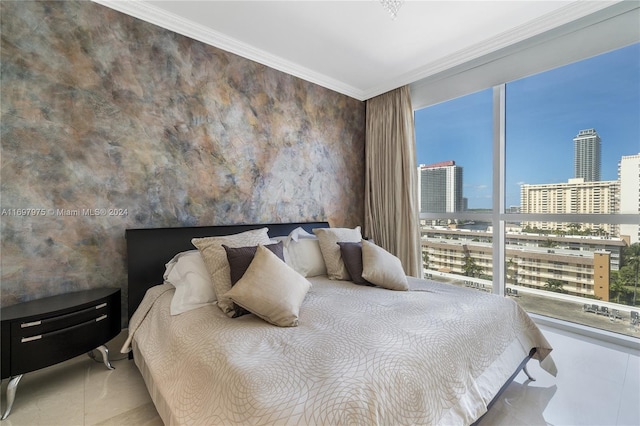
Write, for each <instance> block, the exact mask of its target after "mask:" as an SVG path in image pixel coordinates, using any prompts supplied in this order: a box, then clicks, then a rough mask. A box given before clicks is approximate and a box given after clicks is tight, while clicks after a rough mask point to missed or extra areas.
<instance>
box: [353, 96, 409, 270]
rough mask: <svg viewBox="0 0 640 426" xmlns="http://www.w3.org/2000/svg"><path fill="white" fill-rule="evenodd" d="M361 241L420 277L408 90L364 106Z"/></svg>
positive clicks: (379, 97)
mask: <svg viewBox="0 0 640 426" xmlns="http://www.w3.org/2000/svg"><path fill="white" fill-rule="evenodd" d="M365 137H366V140H365V220H364V230H365V235H367V236H368V237H370V238H373V240H374V241H375V243H376V244H378V245H379V246H380V247H383V248H384V249H386V250H387V251H389V252H390V253H393V254H394V255H396V256H397V257H398V258H399V259H400V261H401V262H402V266H403V267H404V270H405V273H406V274H407V275H411V276H414V277H421V276H422V268H421V267H420V263H421V255H420V251H421V248H420V228H419V218H418V183H417V181H418V176H417V172H416V170H417V168H416V167H417V164H416V152H415V151H416V148H415V146H416V144H415V129H414V122H413V108H412V106H411V95H410V93H409V86H404V87H400V88H398V89H396V90H392V91H391V92H388V93H385V94H383V95H380V96H377V97H375V98H372V99H370V100H368V101H367V112H366V134H365Z"/></svg>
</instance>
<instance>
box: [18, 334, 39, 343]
mask: <svg viewBox="0 0 640 426" xmlns="http://www.w3.org/2000/svg"><path fill="white" fill-rule="evenodd" d="M40 339H42V334H39V335H37V336H31V337H23V338H22V340H20V342H21V343H26V342H32V341H34V340H40Z"/></svg>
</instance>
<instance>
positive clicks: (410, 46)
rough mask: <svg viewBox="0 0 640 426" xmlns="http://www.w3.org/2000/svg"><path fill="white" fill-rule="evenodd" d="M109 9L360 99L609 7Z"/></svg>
mask: <svg viewBox="0 0 640 426" xmlns="http://www.w3.org/2000/svg"><path fill="white" fill-rule="evenodd" d="M94 1H96V2H97V3H100V4H103V5H106V6H108V7H111V8H113V9H116V10H119V11H121V12H124V13H127V14H129V15H132V16H135V17H137V18H140V19H143V20H145V21H148V22H151V23H154V24H156V25H159V26H162V27H164V28H167V29H170V30H172V31H175V32H177V33H180V34H183V35H186V36H188V37H191V38H194V39H197V40H200V41H203V42H205V43H208V44H211V45H214V46H217V47H219V48H221V49H224V50H227V51H230V52H232V53H235V54H238V55H241V56H244V57H246V58H249V59H252V60H254V61H257V62H260V63H262V64H264V65H267V66H270V67H273V68H275V69H278V70H280V71H284V72H287V73H289V74H292V75H295V76H297V77H300V78H303V79H305V80H308V81H311V82H313V83H316V84H319V85H321V86H324V87H327V88H329V89H332V90H335V91H337V92H340V93H343V94H346V95H348V96H352V97H354V98H356V99H360V100H365V99H369V98H371V97H373V96H377V95H379V94H382V93H385V92H387V91H389V90H392V89H395V88H396V87H399V86H402V85H405V84H409V83H412V82H414V81H417V80H420V79H422V78H426V77H428V76H430V75H433V74H436V73H438V72H441V71H444V70H446V69H448V68H451V67H453V66H456V65H460V64H462V63H465V62H468V61H470V60H473V59H476V58H478V57H481V56H483V55H485V54H489V53H492V52H495V51H497V50H499V49H502V48H505V47H508V46H511V45H513V44H515V43H518V42H520V41H522V40H525V39H527V38H530V37H533V36H535V35H538V34H541V33H543V32H545V31H548V30H551V29H553V28H556V27H559V26H561V25H564V24H566V23H569V22H571V21H573V20H576V19H579V18H581V17H584V16H586V15H589V14H591V13H594V12H596V11H598V10H601V9H603V8H605V7H607V6H610V5H612V4H614V3H616V2H615V1H613V2H612V1H582V0H580V1H575V0H564V1H559V0H553V1H540V0H535V1H520V0H518V1H452V0H448V1H405V2H404V3H403V5H402V7H401V8H400V11H399V13H398V16H397V18H396V19H395V20H393V19H392V18H391V17H390V15H389V14H388V13H387V12H386V11H385V10H384V8H383V7H382V5H381V4H380V2H379V1H377V0H361V1H238V0H236V1H203V0H200V1H192V0H171V1H150V0H136V1H113V0H94Z"/></svg>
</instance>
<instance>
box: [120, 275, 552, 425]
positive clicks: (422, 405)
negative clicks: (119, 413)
mask: <svg viewBox="0 0 640 426" xmlns="http://www.w3.org/2000/svg"><path fill="white" fill-rule="evenodd" d="M408 279H409V284H410V291H391V290H385V289H382V288H378V287H368V286H359V285H356V284H354V283H352V282H347V281H333V280H329V279H327V278H326V277H315V278H311V279H310V281H311V282H312V284H313V286H312V288H311V290H310V291H309V293H308V294H307V296H306V298H305V300H304V303H303V305H302V308H301V310H300V317H299V325H298V326H297V327H276V326H274V325H271V324H269V323H267V322H265V321H263V320H261V319H259V318H257V317H255V316H254V315H246V316H243V317H239V318H229V317H227V316H226V315H225V314H224V313H222V311H221V310H220V309H219V308H218V307H216V306H215V305H210V306H205V307H201V308H198V309H194V310H192V311H189V312H185V313H182V314H180V315H177V316H171V315H170V314H169V306H170V303H171V298H172V295H173V292H174V291H175V290H174V288H173V287H172V286H171V285H169V284H163V285H160V286H156V287H153V288H151V289H150V290H149V291H148V292H147V294H146V296H145V298H144V300H143V302H142V303H141V305H140V307H139V308H138V309H137V311H136V312H135V314H134V315H133V316H132V318H131V321H130V328H129V333H130V336H129V340H128V341H127V343H125V346H128V345H129V344H131V346H132V349H133V352H134V359H135V362H136V364H137V366H138V367H139V369H140V371H141V372H142V375H143V377H144V380H145V382H146V384H147V388H148V390H149V393H150V394H151V397H152V399H153V401H154V403H155V405H156V408H157V409H158V412H159V414H160V416H161V418H162V419H163V421H164V422H165V424H167V425H190V424H191V425H203V424H210V425H213V424H215V425H227V424H228V425H245V424H252V425H274V424H276V425H280V424H281V425H341V424H356V425H358V424H361V425H401V424H407V425H408V424H411V425H420V424H424V425H434V424H447V425H449V424H471V423H473V422H474V421H475V420H477V419H478V418H479V417H480V416H482V414H484V413H485V412H486V411H487V405H488V403H489V402H490V401H491V400H492V399H493V397H494V396H495V395H496V394H497V392H498V391H499V390H500V388H501V387H502V385H503V384H504V383H505V382H506V381H507V380H508V379H509V377H510V376H511V375H512V374H513V373H514V371H515V370H516V368H517V367H518V366H519V364H520V363H521V362H522V361H523V359H525V357H526V356H527V355H528V354H529V353H530V350H531V349H532V348H535V349H536V353H535V355H534V358H536V359H538V361H540V362H541V366H542V367H543V368H544V369H545V370H547V371H548V372H549V373H551V374H554V375H555V373H556V368H555V365H554V364H553V360H552V359H551V357H550V355H549V353H550V352H551V350H552V348H551V346H550V345H549V343H548V342H547V340H546V339H545V338H544V336H543V335H542V333H541V332H540V330H539V329H538V328H537V326H536V325H535V324H534V323H533V322H532V320H531V319H530V318H529V316H528V315H527V314H526V312H524V311H523V310H522V309H521V308H520V307H519V306H518V305H517V304H516V303H515V302H514V301H513V300H511V299H509V298H505V297H500V296H497V295H492V294H489V293H485V292H479V291H475V290H470V289H465V288H460V287H455V286H452V285H448V284H442V283H437V282H432V281H425V280H419V279H416V278H408ZM125 349H126V348H125Z"/></svg>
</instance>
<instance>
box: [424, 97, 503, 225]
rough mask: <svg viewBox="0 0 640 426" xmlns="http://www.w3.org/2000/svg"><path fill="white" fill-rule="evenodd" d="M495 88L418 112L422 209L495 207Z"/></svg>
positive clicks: (462, 210)
mask: <svg viewBox="0 0 640 426" xmlns="http://www.w3.org/2000/svg"><path fill="white" fill-rule="evenodd" d="M492 93H493V92H492V89H487V90H484V91H482V92H478V93H474V94H471V95H467V96H464V97H461V98H458V99H454V100H451V101H447V102H443V103H441V104H437V105H434V106H430V107H427V108H424V109H421V110H417V111H416V112H415V127H416V154H417V160H418V165H417V166H418V167H417V169H418V182H419V197H420V212H421V213H450V212H474V211H476V212H477V211H482V212H487V211H491V202H492V196H491V190H492V184H491V179H492V176H493V174H492V164H493V161H492V138H493V130H492V128H493V124H492V116H493V115H492V104H493V100H492ZM445 224H446V221H445Z"/></svg>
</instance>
